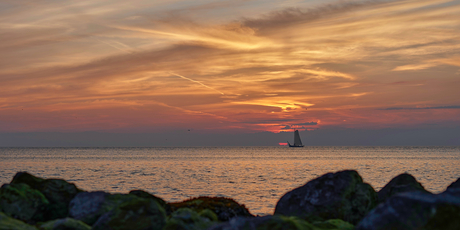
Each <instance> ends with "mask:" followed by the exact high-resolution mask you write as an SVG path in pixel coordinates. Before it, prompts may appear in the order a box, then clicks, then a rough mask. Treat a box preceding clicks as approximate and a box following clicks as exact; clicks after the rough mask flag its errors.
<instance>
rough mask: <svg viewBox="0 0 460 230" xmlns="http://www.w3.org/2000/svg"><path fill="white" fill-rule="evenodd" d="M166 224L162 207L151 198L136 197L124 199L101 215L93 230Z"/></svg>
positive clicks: (150, 226)
mask: <svg viewBox="0 0 460 230" xmlns="http://www.w3.org/2000/svg"><path fill="white" fill-rule="evenodd" d="M165 224H166V213H165V211H164V209H163V208H162V207H161V206H160V205H159V204H158V203H157V202H156V201H154V200H152V199H144V198H138V197H136V199H133V200H129V201H125V202H124V203H123V204H121V205H119V206H118V207H116V208H114V209H112V211H110V212H108V213H106V214H104V215H103V216H101V217H100V218H99V219H98V221H97V222H96V223H95V224H94V225H93V228H92V229H93V230H123V229H130V230H138V229H139V230H143V229H145V230H147V229H163V227H164V226H165Z"/></svg>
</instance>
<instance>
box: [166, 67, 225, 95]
mask: <svg viewBox="0 0 460 230" xmlns="http://www.w3.org/2000/svg"><path fill="white" fill-rule="evenodd" d="M169 74H172V75H174V76H178V77H180V78H183V79H185V80H189V81H192V82H195V83H198V84H200V85H202V86H204V87H206V88H208V89H212V90H214V91H216V92H219V93H220V94H222V95H225V94H224V93H222V92H220V91H219V90H217V89H214V88H211V87H209V86H207V85H205V84H203V83H201V82H199V81H195V80H193V79H190V78H188V77H184V76H182V75H179V74H176V73H171V72H169Z"/></svg>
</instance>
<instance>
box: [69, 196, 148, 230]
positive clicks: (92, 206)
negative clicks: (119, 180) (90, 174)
mask: <svg viewBox="0 0 460 230" xmlns="http://www.w3.org/2000/svg"><path fill="white" fill-rule="evenodd" d="M134 199H140V198H138V197H137V196H134V195H128V194H110V193H106V192H101V191H99V192H81V193H78V194H77V195H76V196H75V198H73V199H72V201H70V204H69V216H70V217H72V218H74V219H77V220H81V221H83V222H85V223H86V224H88V225H93V224H94V223H96V221H97V219H99V217H101V216H102V215H103V214H105V213H107V212H109V211H111V210H112V209H114V208H116V207H117V206H118V205H120V204H122V203H124V202H126V201H130V200H134Z"/></svg>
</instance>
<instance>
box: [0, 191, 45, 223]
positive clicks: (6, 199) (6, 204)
mask: <svg viewBox="0 0 460 230" xmlns="http://www.w3.org/2000/svg"><path fill="white" fill-rule="evenodd" d="M48 205H49V201H48V200H47V199H46V198H45V196H44V195H43V194H42V193H41V192H39V191H38V190H36V189H33V188H31V187H30V186H28V185H27V184H4V185H3V186H2V187H1V188H0V211H1V212H4V213H5V214H6V215H8V216H10V217H13V218H15V219H19V220H22V221H25V222H28V223H35V222H38V221H44V213H46V210H47V207H48Z"/></svg>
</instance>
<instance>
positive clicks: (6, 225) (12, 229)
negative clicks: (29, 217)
mask: <svg viewBox="0 0 460 230" xmlns="http://www.w3.org/2000/svg"><path fill="white" fill-rule="evenodd" d="M0 229H1V230H37V228H35V227H34V226H32V225H28V224H26V223H24V222H22V221H20V220H16V219H14V218H11V217H9V216H7V215H5V213H3V212H0Z"/></svg>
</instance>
